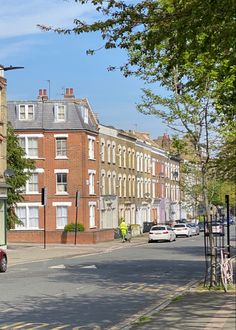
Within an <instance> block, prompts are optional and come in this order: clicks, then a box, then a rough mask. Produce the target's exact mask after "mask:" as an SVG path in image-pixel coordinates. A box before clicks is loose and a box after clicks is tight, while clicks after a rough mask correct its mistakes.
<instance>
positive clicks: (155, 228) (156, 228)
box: [151, 227, 166, 230]
mask: <svg viewBox="0 0 236 330" xmlns="http://www.w3.org/2000/svg"><path fill="white" fill-rule="evenodd" d="M165 229H166V228H165V227H152V228H151V230H165Z"/></svg>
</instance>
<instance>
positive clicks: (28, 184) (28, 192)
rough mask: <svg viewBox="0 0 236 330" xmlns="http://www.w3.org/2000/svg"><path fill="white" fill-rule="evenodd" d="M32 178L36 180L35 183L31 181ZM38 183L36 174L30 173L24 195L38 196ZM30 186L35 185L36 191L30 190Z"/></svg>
mask: <svg viewBox="0 0 236 330" xmlns="http://www.w3.org/2000/svg"><path fill="white" fill-rule="evenodd" d="M34 177H35V178H37V179H36V180H35V182H32V179H33V178H34ZM38 183H39V177H38V173H37V172H33V173H31V176H30V178H29V179H28V180H27V182H26V186H25V194H30V195H34V194H39V184H38ZM31 185H36V186H37V189H36V190H30V186H31Z"/></svg>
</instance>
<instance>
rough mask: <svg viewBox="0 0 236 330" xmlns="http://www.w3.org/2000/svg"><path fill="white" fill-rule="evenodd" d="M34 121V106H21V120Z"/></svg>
mask: <svg viewBox="0 0 236 330" xmlns="http://www.w3.org/2000/svg"><path fill="white" fill-rule="evenodd" d="M33 119H34V105H33V104H20V105H19V120H33Z"/></svg>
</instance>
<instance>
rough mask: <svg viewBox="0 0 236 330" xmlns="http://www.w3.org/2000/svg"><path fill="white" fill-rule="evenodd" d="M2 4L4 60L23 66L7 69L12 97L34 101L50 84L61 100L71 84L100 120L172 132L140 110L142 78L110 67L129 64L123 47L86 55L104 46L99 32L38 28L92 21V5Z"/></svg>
mask: <svg viewBox="0 0 236 330" xmlns="http://www.w3.org/2000/svg"><path fill="white" fill-rule="evenodd" d="M0 8H1V9H0V43H1V52H0V64H2V65H4V66H9V65H13V66H24V69H23V70H16V71H6V72H5V77H6V78H7V81H8V87H7V93H8V96H7V97H8V100H35V99H36V98H37V96H38V90H39V89H40V88H46V89H47V90H49V86H50V98H51V99H60V98H62V97H63V91H64V89H65V88H66V87H72V88H74V93H75V96H76V98H84V97H86V98H88V100H89V102H90V104H91V107H92V109H93V111H94V112H95V113H97V114H98V117H99V119H100V122H101V123H102V124H105V125H111V126H114V127H116V128H122V129H124V130H129V129H131V130H133V129H134V130H139V131H143V132H149V133H150V135H151V136H152V137H153V138H155V137H156V136H159V135H162V134H163V133H164V132H168V133H170V131H168V128H167V127H166V126H165V125H164V124H163V123H162V122H161V120H160V119H158V118H156V117H153V116H145V115H143V114H140V113H138V112H137V110H136V104H137V103H138V101H139V99H140V96H141V88H142V87H144V84H143V82H142V81H140V80H138V79H137V78H134V77H129V78H124V77H123V76H122V75H121V74H120V73H119V72H118V71H115V72H109V71H108V70H107V67H108V66H109V65H112V66H119V65H121V64H123V63H124V62H125V59H126V54H125V52H124V51H121V50H119V49H115V50H108V51H106V50H104V49H103V50H100V51H98V52H97V53H96V55H94V56H88V55H86V50H87V49H89V48H93V49H97V48H100V47H101V46H102V45H103V41H102V40H101V37H100V36H99V34H96V33H93V34H86V35H83V36H79V37H78V36H75V35H71V36H68V35H67V36H64V35H57V34H55V33H52V32H41V31H40V30H39V29H38V28H37V26H36V25H37V24H44V25H49V26H54V27H71V26H72V22H73V19H74V18H78V17H79V18H80V19H84V20H92V19H93V18H94V17H95V16H94V15H96V13H95V12H94V9H93V7H92V6H89V5H88V6H81V5H78V4H76V3H75V2H74V1H73V0H68V1H64V0H50V1H48V0H31V1H27V0H11V1H5V0H0ZM49 81H50V82H49Z"/></svg>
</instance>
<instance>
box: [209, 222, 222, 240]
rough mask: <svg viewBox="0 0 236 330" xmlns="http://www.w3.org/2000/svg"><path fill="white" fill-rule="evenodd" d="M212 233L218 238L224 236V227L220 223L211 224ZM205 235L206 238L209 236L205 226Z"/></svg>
mask: <svg viewBox="0 0 236 330" xmlns="http://www.w3.org/2000/svg"><path fill="white" fill-rule="evenodd" d="M208 225H209V226H210V225H211V224H210V223H209V224H208ZM212 233H213V234H214V235H220V236H224V225H223V224H222V223H221V222H218V221H217V222H215V221H214V222H212ZM205 234H206V236H209V231H208V227H207V226H206V228H205Z"/></svg>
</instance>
